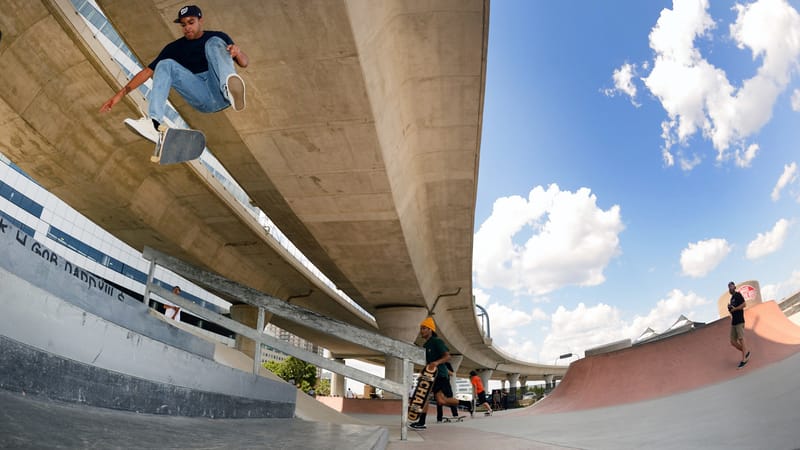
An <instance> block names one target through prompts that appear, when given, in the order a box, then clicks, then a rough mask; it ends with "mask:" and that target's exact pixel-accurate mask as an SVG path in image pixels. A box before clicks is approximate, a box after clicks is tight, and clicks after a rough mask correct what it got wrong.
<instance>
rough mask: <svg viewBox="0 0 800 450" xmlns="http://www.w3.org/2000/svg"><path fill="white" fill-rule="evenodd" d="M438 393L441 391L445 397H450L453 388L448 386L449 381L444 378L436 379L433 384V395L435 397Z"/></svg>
mask: <svg viewBox="0 0 800 450" xmlns="http://www.w3.org/2000/svg"><path fill="white" fill-rule="evenodd" d="M439 391H442V393H443V394H444V396H445V397H452V396H453V387H452V386H450V380H448V379H447V378H445V377H436V380H435V381H434V382H433V394H434V395H436V393H437V392H439Z"/></svg>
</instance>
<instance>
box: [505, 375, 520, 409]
mask: <svg viewBox="0 0 800 450" xmlns="http://www.w3.org/2000/svg"><path fill="white" fill-rule="evenodd" d="M506 377H508V407H512V406H516V403H517V401H518V400H519V399H518V398H517V384H518V383H519V374H518V373H510V374H508V375H506Z"/></svg>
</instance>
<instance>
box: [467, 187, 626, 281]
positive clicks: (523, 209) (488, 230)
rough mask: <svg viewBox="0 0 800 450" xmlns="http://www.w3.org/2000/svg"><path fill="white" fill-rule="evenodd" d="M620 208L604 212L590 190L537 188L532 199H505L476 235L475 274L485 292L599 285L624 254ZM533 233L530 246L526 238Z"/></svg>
mask: <svg viewBox="0 0 800 450" xmlns="http://www.w3.org/2000/svg"><path fill="white" fill-rule="evenodd" d="M623 229H624V226H623V224H622V220H621V217H620V211H619V206H617V205H614V206H612V207H611V208H609V209H608V210H606V211H604V210H602V209H601V208H599V207H598V206H597V198H596V197H595V196H594V195H593V194H592V193H591V191H590V190H589V189H587V188H581V189H578V190H577V191H576V192H569V191H561V190H560V189H559V187H558V186H557V185H555V184H551V185H550V186H549V187H548V188H547V190H545V189H544V188H543V187H541V186H537V187H535V188H534V189H533V190H532V191H531V192H530V194H529V196H528V199H527V200H526V199H524V198H522V197H520V196H512V197H503V198H499V199H497V200H496V201H495V203H494V207H493V209H492V215H491V216H490V217H489V218H488V219H486V221H485V222H484V223H483V224H481V226H480V228H479V230H478V232H477V233H475V240H474V249H473V270H474V275H475V282H476V284H477V285H478V286H480V287H484V288H491V287H495V286H498V287H503V288H506V289H510V290H512V291H514V292H526V293H528V294H532V295H544V294H547V293H549V292H552V291H554V290H556V289H558V288H561V287H564V286H568V285H578V286H595V285H598V284H600V283H602V282H603V281H605V277H604V276H603V270H604V269H605V267H606V266H607V265H608V263H609V261H610V260H611V258H613V257H614V256H616V255H617V254H619V252H620V249H619V233H620V232H622V230H623ZM530 233H532V236H530V238H528V239H527V241H525V242H515V240H514V238H515V237H517V238H518V240H521V239H523V237H522V235H527V234H530Z"/></svg>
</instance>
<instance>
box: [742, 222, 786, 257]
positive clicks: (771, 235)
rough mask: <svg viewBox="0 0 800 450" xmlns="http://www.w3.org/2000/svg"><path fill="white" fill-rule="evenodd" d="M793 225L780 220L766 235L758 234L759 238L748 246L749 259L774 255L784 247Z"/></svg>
mask: <svg viewBox="0 0 800 450" xmlns="http://www.w3.org/2000/svg"><path fill="white" fill-rule="evenodd" d="M790 226H791V223H790V222H789V221H788V220H786V219H780V220H779V221H777V222H776V223H775V226H774V227H772V230H770V231H768V232H766V233H758V236H756V238H755V239H754V240H753V241H752V242H750V243H749V244H747V259H758V258H761V257H763V256H767V255H769V254H770V253H774V252H776V251H778V250H780V248H781V247H783V243H784V242H786V236H788V234H789V227H790Z"/></svg>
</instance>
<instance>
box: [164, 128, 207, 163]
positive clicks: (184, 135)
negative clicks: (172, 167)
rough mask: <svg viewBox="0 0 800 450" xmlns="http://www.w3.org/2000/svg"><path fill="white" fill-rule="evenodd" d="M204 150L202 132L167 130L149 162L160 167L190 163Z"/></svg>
mask: <svg viewBox="0 0 800 450" xmlns="http://www.w3.org/2000/svg"><path fill="white" fill-rule="evenodd" d="M205 148H206V136H205V135H204V134H203V132H202V131H198V130H183V129H180V128H168V129H167V131H165V132H164V136H163V137H162V138H161V140H160V142H159V143H158V144H156V150H155V153H153V156H151V157H150V161H152V162H154V163H159V164H161V165H164V164H176V163H182V162H186V161H191V160H193V159H197V158H199V157H200V155H201V154H202V153H203V150H204V149H205Z"/></svg>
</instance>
